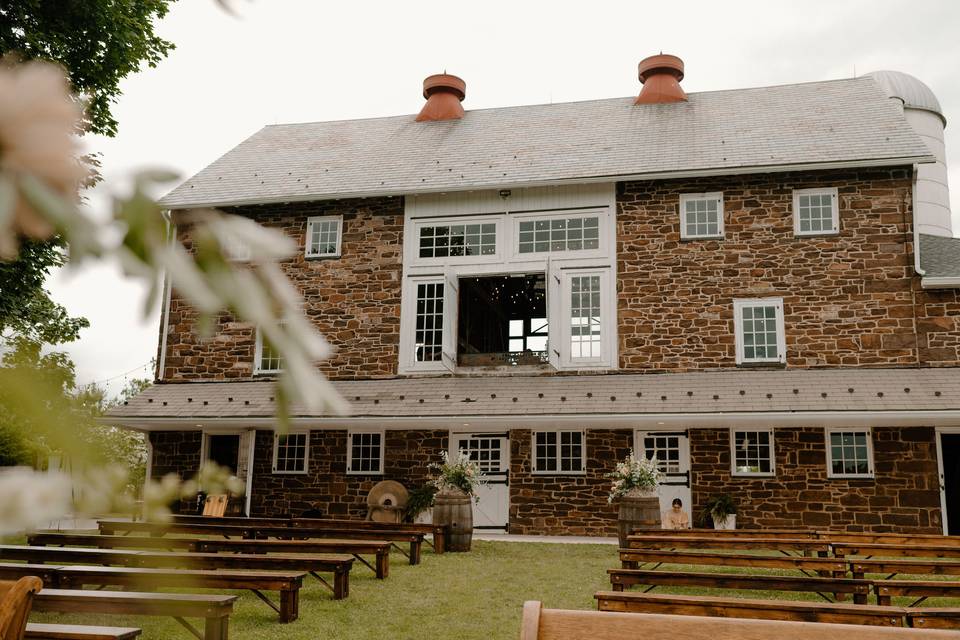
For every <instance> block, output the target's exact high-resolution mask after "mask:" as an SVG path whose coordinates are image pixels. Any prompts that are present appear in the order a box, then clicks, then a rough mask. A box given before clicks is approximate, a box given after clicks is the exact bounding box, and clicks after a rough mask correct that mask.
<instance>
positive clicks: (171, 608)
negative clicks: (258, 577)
mask: <svg viewBox="0 0 960 640" xmlns="http://www.w3.org/2000/svg"><path fill="white" fill-rule="evenodd" d="M236 600H237V596H223V595H197V594H186V593H138V592H134V591H74V590H69V589H43V590H42V591H41V592H40V593H38V594H37V595H36V597H35V598H34V601H33V610H34V611H40V612H54V613H96V614H110V615H126V616H169V617H172V618H174V619H175V620H176V621H177V622H179V623H180V624H181V625H183V626H184V628H186V629H187V630H188V631H190V633H192V634H193V635H194V636H195V637H197V638H199V639H200V640H227V637H228V635H229V620H230V614H231V613H233V604H234V602H236ZM186 618H202V619H203V620H204V629H203V632H202V633H201V632H200V631H198V630H197V629H196V628H195V627H194V626H193V625H192V624H190V623H189V622H187V621H186Z"/></svg>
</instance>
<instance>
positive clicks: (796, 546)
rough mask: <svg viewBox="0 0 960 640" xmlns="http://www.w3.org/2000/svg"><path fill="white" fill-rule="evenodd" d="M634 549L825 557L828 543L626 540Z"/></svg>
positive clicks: (676, 538)
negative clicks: (735, 551)
mask: <svg viewBox="0 0 960 640" xmlns="http://www.w3.org/2000/svg"><path fill="white" fill-rule="evenodd" d="M627 544H629V546H630V547H631V548H633V549H734V550H744V549H750V550H758V549H761V550H772V551H781V552H785V551H802V552H804V553H820V552H822V553H828V552H829V551H830V549H831V547H830V543H829V542H825V541H823V540H810V539H800V538H724V537H710V536H670V535H662V536H651V535H645V536H629V537H628V538H627Z"/></svg>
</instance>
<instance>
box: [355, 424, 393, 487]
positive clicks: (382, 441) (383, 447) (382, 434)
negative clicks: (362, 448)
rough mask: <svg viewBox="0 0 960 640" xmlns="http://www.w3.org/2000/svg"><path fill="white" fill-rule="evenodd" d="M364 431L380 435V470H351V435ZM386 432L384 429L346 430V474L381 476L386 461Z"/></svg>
mask: <svg viewBox="0 0 960 640" xmlns="http://www.w3.org/2000/svg"><path fill="white" fill-rule="evenodd" d="M364 433H376V434H379V435H380V470H379V471H354V470H353V436H355V435H361V434H364ZM386 449H387V433H386V431H385V430H384V429H350V430H349V431H347V475H348V476H382V475H383V468H384V466H385V463H386V455H385V454H386Z"/></svg>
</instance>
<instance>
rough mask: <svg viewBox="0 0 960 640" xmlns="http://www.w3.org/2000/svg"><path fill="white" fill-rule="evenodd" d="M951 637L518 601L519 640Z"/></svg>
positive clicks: (933, 639)
mask: <svg viewBox="0 0 960 640" xmlns="http://www.w3.org/2000/svg"><path fill="white" fill-rule="evenodd" d="M638 638H643V640H700V639H702V638H710V639H711V640H771V639H773V638H775V639H776V640H837V638H843V640H950V639H953V640H956V634H954V633H953V632H950V631H928V630H922V629H905V628H897V627H893V628H884V627H866V628H861V627H856V626H852V625H837V624H827V623H811V622H781V621H778V620H749V619H738V618H707V617H702V616H676V615H664V614H637V613H616V612H606V611H570V610H564V609H545V608H543V606H542V605H541V604H540V603H539V602H526V603H524V605H523V621H522V623H521V630H520V640H637V639H638Z"/></svg>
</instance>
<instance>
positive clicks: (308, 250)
mask: <svg viewBox="0 0 960 640" xmlns="http://www.w3.org/2000/svg"><path fill="white" fill-rule="evenodd" d="M333 221H336V223H337V249H336V251H335V252H334V253H314V252H312V251H311V246H310V242H311V239H312V237H313V225H314V224H317V223H320V222H333ZM342 240H343V216H342V215H335V216H312V217H310V218H307V237H306V241H305V242H304V247H303V255H304V257H305V258H339V257H340V245H341V242H342Z"/></svg>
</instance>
